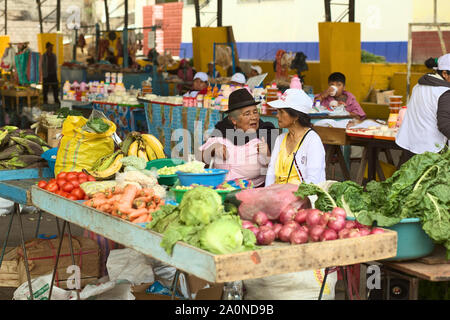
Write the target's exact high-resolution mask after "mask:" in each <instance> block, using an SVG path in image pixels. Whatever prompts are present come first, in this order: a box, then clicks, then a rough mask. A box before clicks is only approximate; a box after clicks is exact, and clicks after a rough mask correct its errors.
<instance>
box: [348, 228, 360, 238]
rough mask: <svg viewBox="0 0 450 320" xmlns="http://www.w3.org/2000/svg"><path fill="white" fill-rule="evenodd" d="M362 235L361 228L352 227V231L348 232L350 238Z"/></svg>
mask: <svg viewBox="0 0 450 320" xmlns="http://www.w3.org/2000/svg"><path fill="white" fill-rule="evenodd" d="M360 236H361V234H360V233H359V229H350V232H349V233H348V237H349V238H358V237H360Z"/></svg>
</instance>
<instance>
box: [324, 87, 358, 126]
mask: <svg viewBox="0 0 450 320" xmlns="http://www.w3.org/2000/svg"><path fill="white" fill-rule="evenodd" d="M342 94H344V95H346V96H347V101H345V104H346V107H345V110H347V112H353V113H355V114H357V115H358V116H360V117H361V119H364V118H365V117H366V113H365V112H364V110H363V109H362V108H361V106H360V105H359V103H358V101H356V98H355V96H354V95H353V94H352V93H350V92H348V91H345V90H344V91H343V92H342ZM318 96H319V95H316V98H317V97H318ZM333 100H336V98H335V97H332V96H328V97H327V98H325V99H324V100H322V101H321V105H322V106H324V107H328V106H329V105H330V102H331V101H333Z"/></svg>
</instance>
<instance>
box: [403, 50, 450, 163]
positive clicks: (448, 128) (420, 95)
mask: <svg viewBox="0 0 450 320" xmlns="http://www.w3.org/2000/svg"><path fill="white" fill-rule="evenodd" d="M432 60H433V61H431V60H430V59H429V60H427V64H426V65H427V66H428V67H430V68H434V69H435V70H436V73H429V74H426V75H424V76H422V77H421V78H420V79H419V82H418V84H417V85H415V86H414V88H413V90H412V94H411V98H410V99H409V102H408V105H407V107H408V108H407V109H406V110H407V111H406V113H405V116H404V118H403V121H402V124H401V126H400V129H399V131H398V133H397V136H396V138H395V142H396V143H397V145H399V146H400V147H402V148H403V154H402V157H401V159H400V164H403V163H404V162H406V161H407V160H409V159H410V158H411V157H413V156H414V155H416V154H422V153H425V152H440V151H441V150H442V149H444V147H445V145H446V144H448V141H449V139H450V54H446V55H443V56H442V57H440V58H439V59H432ZM436 60H437V61H436Z"/></svg>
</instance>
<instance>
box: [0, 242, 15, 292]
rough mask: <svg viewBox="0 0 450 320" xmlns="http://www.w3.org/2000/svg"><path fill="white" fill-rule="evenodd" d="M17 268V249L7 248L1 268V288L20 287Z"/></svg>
mask: <svg viewBox="0 0 450 320" xmlns="http://www.w3.org/2000/svg"><path fill="white" fill-rule="evenodd" d="M17 267H18V259H17V251H16V248H15V247H7V248H6V250H5V255H4V256H3V261H2V266H1V268H0V287H11V288H17V287H18V286H19V285H20V283H19V272H18V270H17Z"/></svg>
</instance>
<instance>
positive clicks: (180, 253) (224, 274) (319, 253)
mask: <svg viewBox="0 0 450 320" xmlns="http://www.w3.org/2000/svg"><path fill="white" fill-rule="evenodd" d="M31 199H32V202H33V205H34V206H36V207H37V208H39V209H40V210H43V211H45V212H48V213H49V214H52V215H54V216H56V217H58V218H61V219H63V220H64V221H66V222H67V223H69V224H70V223H74V224H76V225H78V226H80V227H82V228H85V229H88V230H91V231H93V232H95V233H97V234H100V235H102V236H104V237H105V238H108V239H111V240H112V241H114V242H117V243H120V244H122V245H124V246H126V247H129V248H132V249H134V250H136V251H138V252H141V253H142V254H144V255H147V256H151V257H153V258H155V259H157V260H160V261H162V262H164V263H167V264H169V265H171V266H173V267H175V268H176V269H178V270H182V271H184V272H187V273H189V274H193V275H194V276H197V277H199V278H201V279H204V280H206V281H209V282H213V283H222V282H230V281H237V280H246V279H253V278H260V277H264V276H269V275H275V274H283V273H290V272H296V271H302V270H310V269H315V268H325V267H330V266H344V265H352V264H358V263H362V262H366V261H372V260H381V259H387V258H390V257H394V256H395V255H396V252H397V233H396V232H393V231H389V230H387V231H386V232H385V233H383V234H377V235H370V236H367V237H361V238H358V239H342V240H335V241H327V242H317V243H308V244H302V245H296V246H293V245H289V244H282V243H279V244H278V243H277V244H276V245H272V246H265V247H262V248H261V249H258V250H254V251H247V252H241V253H235V254H225V255H215V254H212V253H210V252H207V251H204V250H202V249H199V248H196V247H193V246H191V245H188V244H185V243H182V242H178V243H177V244H176V245H175V247H174V249H173V255H172V256H169V255H168V254H167V253H166V251H165V250H164V249H163V248H162V247H161V246H160V244H161V241H162V238H163V236H162V235H161V234H158V233H156V232H154V231H151V230H148V229H145V228H143V227H142V226H140V225H137V224H133V223H130V222H128V221H125V220H123V219H120V218H118V217H114V216H111V215H109V214H106V213H103V212H100V211H97V210H95V209H92V208H90V207H87V206H84V205H82V204H81V203H78V202H75V201H70V200H68V199H66V198H63V197H60V196H57V195H55V194H52V193H50V192H48V191H45V190H43V189H40V188H38V187H35V186H34V187H32V188H31Z"/></svg>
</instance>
